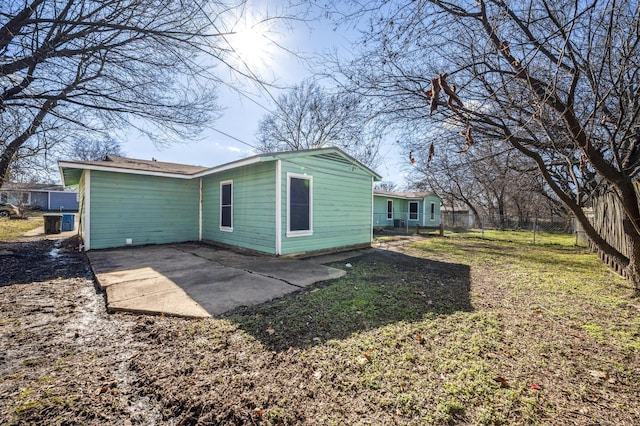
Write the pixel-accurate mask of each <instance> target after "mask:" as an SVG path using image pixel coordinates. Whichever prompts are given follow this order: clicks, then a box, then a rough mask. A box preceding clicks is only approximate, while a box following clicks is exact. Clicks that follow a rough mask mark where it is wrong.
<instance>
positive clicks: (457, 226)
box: [374, 212, 588, 247]
mask: <svg viewBox="0 0 640 426" xmlns="http://www.w3.org/2000/svg"><path fill="white" fill-rule="evenodd" d="M375 216H376V215H374V233H375V234H376V235H384V234H387V235H388V234H402V235H411V234H418V233H419V234H425V235H426V234H434V235H438V234H439V233H440V232H441V226H440V224H442V231H444V232H446V233H459V234H463V233H465V234H477V235H478V236H479V237H481V238H494V237H495V238H505V239H514V240H518V241H522V242H529V243H533V244H554V243H556V242H557V241H559V238H558V237H560V236H562V237H563V238H562V241H564V242H566V241H568V237H569V238H572V239H573V242H574V244H575V245H577V246H581V247H587V246H588V242H587V238H586V235H585V233H584V231H582V228H581V227H580V226H579V224H578V223H577V221H576V220H575V218H572V217H564V216H542V215H541V216H537V215H533V216H529V217H514V216H498V215H495V216H488V215H485V216H476V215H473V214H472V213H467V212H462V213H457V212H456V213H452V212H442V213H441V214H439V215H436V217H434V218H429V219H433V220H424V219H423V218H418V219H417V220H416V218H415V213H414V215H413V216H412V215H411V213H409V212H394V215H393V221H392V222H393V224H391V222H390V221H389V220H388V219H387V218H386V216H385V217H380V218H376V217H375ZM376 219H377V220H376ZM385 220H386V221H387V222H386V226H383V225H382V224H384V223H385ZM424 224H426V225H427V226H424Z"/></svg>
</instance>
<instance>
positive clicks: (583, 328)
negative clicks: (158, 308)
mask: <svg viewBox="0 0 640 426" xmlns="http://www.w3.org/2000/svg"><path fill="white" fill-rule="evenodd" d="M569 238H571V237H569ZM349 263H350V264H351V265H352V267H350V268H347V270H348V273H347V275H346V276H345V277H343V278H341V279H338V280H333V281H330V282H325V283H323V284H322V285H319V286H317V287H315V288H313V289H310V290H309V291H304V292H300V293H297V294H294V295H292V296H290V297H287V298H284V299H281V300H275V301H272V302H269V303H266V304H264V305H261V306H256V307H253V308H246V309H243V310H238V311H236V312H232V313H229V315H227V316H226V317H225V318H217V319H210V320H198V321H194V320H183V319H173V318H149V317H134V316H128V315H122V314H114V315H110V316H106V315H104V314H101V313H99V312H98V311H97V310H96V308H95V306H99V302H98V305H95V303H96V302H95V299H92V295H91V291H87V289H86V288H84V287H82V286H83V285H85V286H86V285H87V284H82V283H83V282H85V283H86V280H85V281H78V279H75V281H71V282H68V279H72V280H73V278H68V279H67V280H64V279H62V278H61V280H59V281H55V282H52V283H51V284H48V285H43V284H37V283H34V284H28V285H23V286H10V287H2V288H0V290H2V293H0V298H1V299H2V300H4V301H5V303H3V305H2V306H1V308H2V309H0V312H2V313H1V314H0V329H1V330H2V335H3V336H5V338H3V339H4V340H0V342H2V344H3V345H4V347H5V348H6V349H5V351H6V354H7V355H5V358H4V361H5V363H4V367H2V368H0V372H1V374H2V376H1V377H2V378H1V380H0V397H1V400H3V401H4V402H2V403H1V404H2V405H0V421H4V422H6V423H14V424H50V423H69V422H71V423H83V424H104V423H105V422H106V423H122V422H124V420H125V419H126V420H128V421H130V422H131V423H132V424H150V423H155V424H178V425H190V424H314V425H316V424H327V425H329V424H379V425H387V424H416V425H418V424H419V425H422V424H435V425H441V424H484V425H496V424H510V425H511V424H515V425H518V424H521V425H524V424H527V425H529V424H583V425H587V424H589V425H593V424H600V425H635V424H640V398H638V397H639V396H640V367H639V366H640V362H639V361H640V335H639V334H638V330H639V329H640V318H639V315H638V313H639V307H638V301H637V300H635V299H629V298H628V297H627V294H628V293H629V292H630V288H629V287H628V285H627V283H626V282H624V281H622V280H621V279H620V278H618V277H617V276H615V275H613V274H611V273H610V272H609V271H608V270H607V269H606V268H605V267H603V266H602V265H601V264H600V263H598V261H597V259H596V257H595V256H593V255H592V254H590V253H587V252H586V251H584V250H583V249H580V248H575V247H573V246H572V244H571V243H570V242H568V241H567V242H566V243H563V242H562V241H560V242H558V241H556V242H554V243H553V244H550V245H532V244H526V243H525V244H523V243H516V242H509V241H498V240H488V239H480V238H459V237H456V238H444V239H443V238H429V239H424V240H422V241H419V242H417V243H414V244H412V245H411V246H409V247H406V248H405V249H404V250H401V252H395V253H394V252H386V251H378V252H376V253H373V254H370V255H366V256H362V257H360V258H357V259H352V260H350V261H349ZM335 266H340V267H345V265H344V263H343V264H339V265H335ZM63 278H64V277H63ZM65 283H66V284H65ZM54 284H55V285H54ZM54 289H58V290H56V291H58V292H60V291H61V293H55V291H54ZM34 293H37V294H36V295H34ZM76 293H77V294H81V296H78V298H77V300H76V302H72V301H73V300H74V297H73V295H74V294H76ZM95 297H96V298H99V296H95ZM57 299H59V302H56V300H57ZM92 300H93V302H91V301H92ZM43 301H44V303H43ZM70 303H77V304H78V305H77V307H76V305H73V304H70ZM92 303H93V305H91V304H92ZM87 304H89V305H90V306H93V308H91V309H87V308H86V307H85V305H87ZM43 305H45V308H43ZM33 306H37V310H36V311H35V312H34V311H33ZM49 306H50V308H46V307H49ZM30 311H31V313H30V314H29V313H28V312H30ZM87 312H90V313H92V314H91V315H90V316H88V317H87ZM68 324H71V326H69V325H68ZM78 324H82V327H80V326H79V325H78ZM92 327H93V328H92ZM74 333H75V334H74Z"/></svg>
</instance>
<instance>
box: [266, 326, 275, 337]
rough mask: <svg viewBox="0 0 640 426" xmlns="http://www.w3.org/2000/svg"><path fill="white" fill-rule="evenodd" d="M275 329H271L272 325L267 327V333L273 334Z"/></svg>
mask: <svg viewBox="0 0 640 426" xmlns="http://www.w3.org/2000/svg"><path fill="white" fill-rule="evenodd" d="M275 332H276V331H275V330H274V329H273V327H269V328H267V333H269V335H273V333H275Z"/></svg>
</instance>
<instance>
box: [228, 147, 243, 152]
mask: <svg viewBox="0 0 640 426" xmlns="http://www.w3.org/2000/svg"><path fill="white" fill-rule="evenodd" d="M227 149H228V150H229V151H233V152H242V150H241V149H240V148H238V147H235V146H228V147H227Z"/></svg>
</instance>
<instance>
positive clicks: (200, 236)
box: [198, 178, 202, 241]
mask: <svg viewBox="0 0 640 426" xmlns="http://www.w3.org/2000/svg"><path fill="white" fill-rule="evenodd" d="M199 186H200V197H199V200H198V201H199V202H198V241H202V178H200V185H199Z"/></svg>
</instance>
